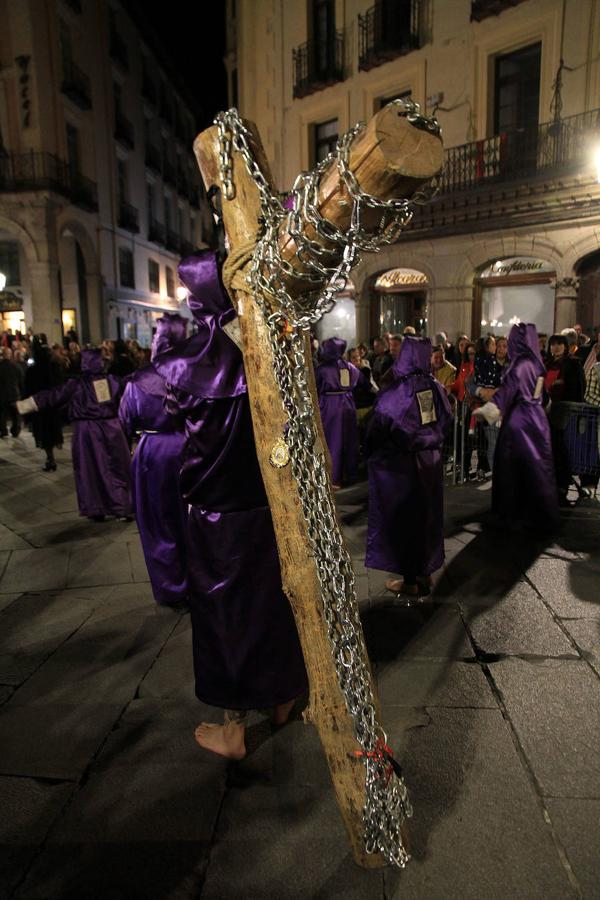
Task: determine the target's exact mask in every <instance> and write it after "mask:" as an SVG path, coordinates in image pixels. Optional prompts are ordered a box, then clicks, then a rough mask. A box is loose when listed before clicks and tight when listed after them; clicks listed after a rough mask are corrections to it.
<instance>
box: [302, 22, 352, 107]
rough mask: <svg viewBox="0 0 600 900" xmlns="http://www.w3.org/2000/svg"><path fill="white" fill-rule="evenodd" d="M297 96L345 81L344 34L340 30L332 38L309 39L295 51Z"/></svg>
mask: <svg viewBox="0 0 600 900" xmlns="http://www.w3.org/2000/svg"><path fill="white" fill-rule="evenodd" d="M292 67H293V73H294V98H299V97H307V96H308V95H309V94H314V93H316V91H322V90H323V88H326V87H329V85H332V84H335V83H336V82H338V81H343V80H344V33H343V32H342V31H337V32H336V33H335V37H334V39H333V40H331V41H327V42H324V41H307V42H306V43H305V44H301V45H300V46H299V47H296V48H295V49H294V50H292Z"/></svg>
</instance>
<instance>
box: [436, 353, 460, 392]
mask: <svg viewBox="0 0 600 900" xmlns="http://www.w3.org/2000/svg"><path fill="white" fill-rule="evenodd" d="M431 369H432V372H433V375H434V377H435V378H436V380H437V381H439V383H440V384H442V385H443V386H444V387H445V388H446V392H447V393H450V388H451V386H452V382H453V381H454V379H455V378H456V368H455V367H454V366H453V365H452V363H449V362H448V361H447V359H446V357H445V355H444V348H443V346H442V345H441V344H440V345H439V346H436V347H434V348H433V352H432V354H431Z"/></svg>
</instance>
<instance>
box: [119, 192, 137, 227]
mask: <svg viewBox="0 0 600 900" xmlns="http://www.w3.org/2000/svg"><path fill="white" fill-rule="evenodd" d="M138 218H139V217H138V211H137V209H136V208H135V207H134V206H131V204H130V203H127V202H126V201H125V200H119V215H118V219H117V221H118V224H119V227H120V228H125V229H126V230H127V231H132V232H133V233H134V234H137V233H138V231H139V230H140V226H139V221H138Z"/></svg>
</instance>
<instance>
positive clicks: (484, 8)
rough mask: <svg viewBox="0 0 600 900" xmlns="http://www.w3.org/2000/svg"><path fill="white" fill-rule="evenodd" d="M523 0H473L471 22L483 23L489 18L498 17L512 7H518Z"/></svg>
mask: <svg viewBox="0 0 600 900" xmlns="http://www.w3.org/2000/svg"><path fill="white" fill-rule="evenodd" d="M519 3H523V0H471V21H472V22H481V21H482V20H483V19H487V18H488V16H498V15H500V13H501V12H504V10H505V9H510V8H511V6H518V5H519Z"/></svg>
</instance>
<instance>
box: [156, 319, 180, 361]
mask: <svg viewBox="0 0 600 900" xmlns="http://www.w3.org/2000/svg"><path fill="white" fill-rule="evenodd" d="M187 322H188V320H187V319H185V318H184V317H183V316H180V315H179V313H163V315H162V316H161V317H160V319H157V320H156V334H155V335H154V338H153V339H152V351H151V354H150V359H154V357H155V356H156V355H157V354H159V353H164V351H165V350H168V349H169V347H172V346H174V345H175V344H180V343H181V342H182V341H184V340H185V338H186V335H187Z"/></svg>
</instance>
